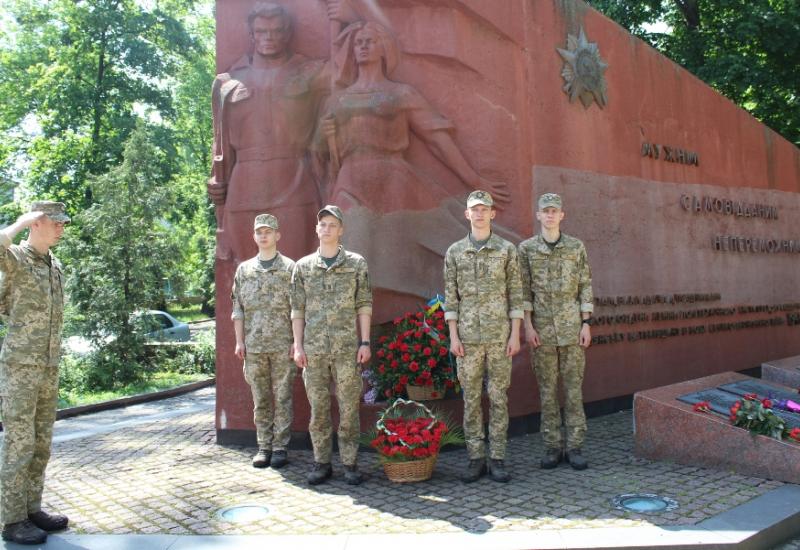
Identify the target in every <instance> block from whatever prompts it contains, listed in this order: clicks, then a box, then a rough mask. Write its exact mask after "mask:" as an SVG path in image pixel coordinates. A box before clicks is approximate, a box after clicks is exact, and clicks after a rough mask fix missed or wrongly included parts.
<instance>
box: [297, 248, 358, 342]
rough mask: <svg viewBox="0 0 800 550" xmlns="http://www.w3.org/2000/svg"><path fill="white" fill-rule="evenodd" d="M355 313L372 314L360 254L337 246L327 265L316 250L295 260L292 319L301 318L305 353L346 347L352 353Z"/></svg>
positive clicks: (356, 335) (355, 337)
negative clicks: (336, 252) (332, 260)
mask: <svg viewBox="0 0 800 550" xmlns="http://www.w3.org/2000/svg"><path fill="white" fill-rule="evenodd" d="M359 314H367V315H371V314H372V290H371V288H370V284H369V272H368V271H367V262H366V260H364V258H363V257H361V256H359V255H358V254H355V253H353V252H348V251H346V250H345V249H344V248H342V247H339V254H338V255H337V256H336V261H335V262H334V263H333V265H332V266H331V267H328V266H327V265H325V261H324V260H323V259H322V256H320V254H319V251H317V252H315V253H313V254H309V255H308V256H306V257H304V258H301V259H300V260H298V261H297V265H295V268H294V272H293V273H292V319H305V323H306V324H305V332H304V335H303V348H304V350H305V352H306V353H307V354H322V353H341V352H345V351H349V350H350V349H352V350H354V353H355V349H356V348H357V346H358V334H357V332H356V318H357V315H359Z"/></svg>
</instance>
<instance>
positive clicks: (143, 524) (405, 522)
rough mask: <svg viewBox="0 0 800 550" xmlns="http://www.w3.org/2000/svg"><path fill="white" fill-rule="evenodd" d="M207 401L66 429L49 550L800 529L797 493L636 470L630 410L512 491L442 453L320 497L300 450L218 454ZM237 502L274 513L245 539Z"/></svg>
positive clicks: (678, 470)
mask: <svg viewBox="0 0 800 550" xmlns="http://www.w3.org/2000/svg"><path fill="white" fill-rule="evenodd" d="M213 398H214V389H213V388H207V389H204V390H200V391H198V392H195V393H194V394H189V395H186V396H181V397H178V398H173V399H170V400H166V401H163V402H160V403H159V404H157V405H156V404H148V405H147V407H151V408H150V409H143V408H141V409H138V412H137V411H136V410H134V411H132V412H130V411H127V410H126V414H120V411H115V412H111V411H109V412H107V413H99V414H98V416H97V417H96V418H90V417H83V418H81V419H80V421H79V419H65V420H59V421H58V422H57V423H56V430H55V433H56V441H55V443H54V445H53V457H52V459H51V463H50V466H49V468H48V477H47V480H46V488H45V495H44V499H45V506H46V507H48V508H52V509H57V510H59V511H61V512H63V513H66V514H68V515H69V516H70V518H71V527H70V529H69V530H68V531H66V532H64V533H63V534H58V535H55V536H51V539H50V542H49V543H48V545H47V546H46V548H67V549H76V548H87V549H95V548H98V549H99V548H102V549H103V550H115V549H117V548H119V549H129V548H130V549H134V548H135V549H136V550H140V549H141V550H150V549H153V550H156V549H158V550H161V549H163V550H176V549H177V550H185V549H189V548H192V549H195V548H199V549H204V548H237V549H238V548H259V549H263V548H269V547H275V548H292V549H294V550H297V549H299V548H306V547H308V548H343V549H348V550H349V549H362V548H367V547H369V548H375V547H395V546H397V545H401V544H402V545H411V544H413V545H414V546H415V547H452V546H454V545H457V546H459V547H460V548H459V550H468V549H472V548H590V547H592V548H597V547H600V548H604V547H608V548H612V547H620V548H622V547H627V548H639V547H641V548H646V547H664V548H668V547H684V548H689V547H698V546H707V547H718V548H728V547H730V548H733V547H739V546H741V544H742V543H743V542H746V541H747V540H748V539H749V538H752V537H753V536H754V533H756V534H757V533H758V526H757V525H755V524H752V525H750V524H747V523H746V522H745V523H741V522H739V520H737V519H736V515H735V513H736V511H737V510H739V513H740V514H741V513H742V512H741V509H740V508H739V507H742V506H744V507H746V506H747V505H748V504H750V505H751V508H750V510H749V512H748V511H745V512H744V513H745V514H749V515H750V516H759V515H761V516H763V515H764V514H761V512H760V511H759V510H762V509H763V510H770V509H771V508H770V506H771V505H765V502H770V503H771V502H774V503H777V504H776V506H778V507H780V508H781V509H782V510H784V511H785V512H786V513H787V514H788V513H790V512H791V513H794V514H800V488H798V486H796V485H792V484H787V483H781V482H779V481H774V480H767V479H762V478H758V477H754V476H745V475H741V474H736V473H733V472H730V471H725V470H714V469H710V468H702V467H696V466H687V465H681V464H677V463H673V462H669V461H654V460H647V459H642V458H636V457H634V456H633V435H632V415H631V413H630V411H627V412H621V413H615V414H611V415H607V416H603V417H599V418H594V419H590V420H589V435H588V438H587V443H586V446H585V454H586V456H587V458H588V459H589V461H590V468H589V469H588V470H586V471H583V472H576V471H574V470H572V469H570V468H569V467H568V466H566V465H562V466H560V467H559V468H557V469H555V470H550V471H545V470H541V469H540V468H539V467H538V460H539V457H540V456H541V454H542V452H543V446H542V443H541V438H540V437H539V435H538V434H532V435H527V436H522V437H518V438H513V439H511V440H510V441H509V445H508V455H507V460H506V461H507V465H508V467H509V469H510V471H511V473H512V475H513V476H514V479H513V480H512V482H511V483H508V484H500V483H495V482H493V481H491V480H489V479H487V478H484V479H481V480H480V481H478V482H476V483H473V484H469V485H465V484H463V483H461V482H460V481H459V480H458V477H459V474H460V471H461V469H462V468H463V467H464V466H465V464H466V455H465V452H464V451H463V450H461V449H459V450H456V451H453V452H445V453H442V455H441V456H440V458H439V462H438V464H437V467H436V471H435V473H434V476H433V478H432V479H431V480H430V481H428V482H423V483H417V484H394V483H391V482H389V481H388V480H387V479H386V478H385V476H384V474H383V471H382V470H381V469H380V467H379V465H378V464H377V459H376V455H375V454H374V453H370V452H362V453H361V454H360V460H359V461H360V465H361V468H362V470H364V471H365V472H366V473H367V475H368V479H367V481H366V483H364V484H363V485H361V486H358V487H351V486H349V485H347V484H346V483H345V482H344V479H343V472H342V468H341V465H340V464H338V463H336V462H335V463H334V471H335V474H334V478H333V480H331V481H330V482H329V483H326V484H323V485H321V486H318V487H314V488H312V487H309V486H308V485H306V483H305V474H306V472H307V471H308V469H309V468H310V465H311V463H312V461H313V457H312V455H311V452H310V451H307V450H293V451H291V452H290V460H291V463H290V464H289V465H288V466H287V467H286V468H284V469H281V470H272V469H269V468H267V469H263V470H259V469H255V468H252V466H250V457H251V455H252V453H253V452H254V449H249V448H243V447H223V446H220V445H217V444H216V441H215V430H214V416H213V407H214V399H213ZM131 409H134V407H131ZM107 414H115V415H117V417H118V418H117V422H116V423H115V422H114V421H113V419H109V418H108V417H106V416H102V415H107ZM625 493H656V494H659V495H662V496H665V497H669V498H672V499H675V500H676V501H677V502H678V508H677V509H675V510H672V511H670V512H668V513H656V514H645V513H634V512H629V511H623V510H618V509H616V508H615V507H614V505H613V503H612V499H613V497H614V496H617V495H620V494H625ZM759 499H761V500H759ZM764 499H766V500H764ZM781 499H783V500H781ZM242 503H260V504H263V505H264V506H266V507H267V509H268V510H269V514H268V515H267V516H266V517H265V518H264V519H261V520H259V521H254V522H251V523H246V524H242V523H233V522H229V521H223V520H222V519H220V518H219V517H218V516H217V512H218V511H219V510H220V509H222V508H224V507H226V506H230V505H234V504H242ZM754 510H755V512H754ZM772 510H773V511H774V507H773V508H772ZM731 511H733V512H731ZM729 512H730V513H733V514H734V515H730V514H728V515H726V513H729ZM741 517H748V516H741ZM787 518H788V519H787ZM787 518H784V520H785V522H788V523H787V524H786V525H784V527H783V530H782V531H780V536H779V538H775V537H777V536H778V535H775V536H773V538H772V539H769V540H770V541H771V542H770V543H777V542H779V541H780V540H782V539H785V538H787V537H790V536H793V532H794V533H798V534H800V515H795V516H792V515H791V514H789V516H787ZM751 519H752V518H751ZM773 519H775V518H773ZM714 522H716V523H714ZM792 522H794V524H792ZM775 523H781V520H780V518H777V519H775ZM765 540H766V539H765ZM756 542H757V541H756ZM783 544H784V546H785V548H784V550H795V549H796V548H797V547H793V546H792V544H795V541H789V542H786V543H783ZM2 547H3V548H14V546H13V545H8V546H2ZM741 547H745V546H741Z"/></svg>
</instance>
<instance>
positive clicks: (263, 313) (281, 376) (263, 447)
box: [231, 214, 296, 468]
mask: <svg viewBox="0 0 800 550" xmlns="http://www.w3.org/2000/svg"><path fill="white" fill-rule="evenodd" d="M280 238H281V234H280V232H279V231H278V219H277V218H276V217H275V216H273V215H272V214H260V215H258V216H256V218H255V222H254V223H253V240H254V241H255V242H256V245H257V246H258V255H257V256H256V257H254V258H251V259H249V260H247V261H245V262H242V263H241V264H239V267H237V268H236V274H235V275H234V278H233V290H232V292H231V298H232V300H233V311H232V313H231V318H232V319H233V328H234V332H235V334H236V349H235V354H236V357H238V358H239V359H241V360H243V361H244V377H245V380H247V383H248V384H250V390H251V391H252V393H253V405H254V408H253V420H254V421H255V425H256V438H257V440H258V452H257V453H256V455H255V456H254V457H253V466H254V467H255V468H265V467H266V466H268V465H269V466H272V467H273V468H282V467H283V466H285V465H286V464H287V463H288V462H289V458H288V454H287V450H286V448H287V446H288V445H289V439H290V437H291V431H290V430H291V427H292V384H293V382H294V374H295V369H296V367H295V366H294V363H293V362H292V321H291V317H290V313H291V305H290V303H289V296H290V294H291V286H292V270H293V269H294V262H293V261H292V260H291V259H289V258H287V257H286V256H284V255H282V254H281V253H280V252H278V248H277V247H278V241H279V240H280ZM273 403H274V405H273Z"/></svg>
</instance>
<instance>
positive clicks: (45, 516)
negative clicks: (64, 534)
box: [28, 510, 69, 532]
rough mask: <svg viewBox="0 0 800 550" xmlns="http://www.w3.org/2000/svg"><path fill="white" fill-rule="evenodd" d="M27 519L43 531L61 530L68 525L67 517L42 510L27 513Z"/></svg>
mask: <svg viewBox="0 0 800 550" xmlns="http://www.w3.org/2000/svg"><path fill="white" fill-rule="evenodd" d="M28 519H29V520H31V521H32V522H33V524H34V525H35V526H36V527H38V528H39V529H44V530H45V531H48V532H50V531H61V530H62V529H66V528H67V525H69V518H68V517H67V516H64V515H61V514H50V513H47V512H45V511H44V510H39V511H38V512H33V513H30V514H28Z"/></svg>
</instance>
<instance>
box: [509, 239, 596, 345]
mask: <svg viewBox="0 0 800 550" xmlns="http://www.w3.org/2000/svg"><path fill="white" fill-rule="evenodd" d="M519 263H520V269H521V271H522V287H523V292H524V295H525V305H524V307H525V311H530V312H531V316H532V318H533V326H534V328H535V329H536V331H537V332H538V333H539V337H540V338H541V340H542V344H544V345H546V346H571V345H576V344H578V336H579V334H580V331H581V312H586V313H591V312H592V311H593V310H594V304H593V297H592V272H591V270H590V269H589V260H588V258H587V257H586V248H585V247H584V246H583V243H582V242H581V241H579V240H578V239H576V238H575V237H570V236H569V235H565V234H564V233H562V234H561V239H560V240H559V242H558V244H556V245H555V247H554V248H553V250H552V251H551V250H550V247H549V246H548V245H547V243H546V242H545V241H544V239H543V238H542V236H541V235H535V236H534V237H532V238H530V239H528V240H526V241H523V242H521V243H520V245H519Z"/></svg>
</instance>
